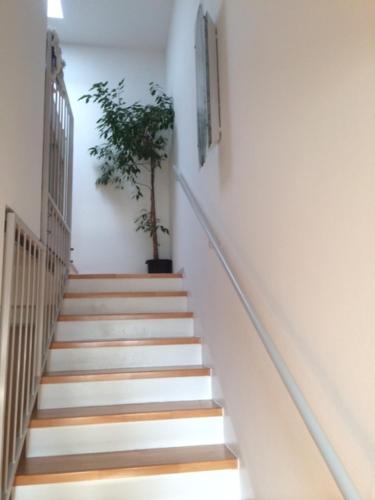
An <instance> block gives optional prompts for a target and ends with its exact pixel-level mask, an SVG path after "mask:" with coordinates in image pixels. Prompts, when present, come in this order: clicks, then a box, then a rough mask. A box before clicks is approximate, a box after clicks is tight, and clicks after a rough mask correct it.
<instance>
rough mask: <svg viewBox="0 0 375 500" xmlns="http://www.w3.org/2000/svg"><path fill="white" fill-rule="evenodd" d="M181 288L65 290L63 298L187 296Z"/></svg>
mask: <svg viewBox="0 0 375 500" xmlns="http://www.w3.org/2000/svg"><path fill="white" fill-rule="evenodd" d="M187 295H188V294H187V292H185V291H183V290H176V291H172V290H171V291H165V292H155V291H153V292H151V291H150V292H66V293H64V299H114V298H122V299H151V298H155V297H162V298H167V297H187Z"/></svg>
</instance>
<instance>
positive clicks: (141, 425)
mask: <svg viewBox="0 0 375 500" xmlns="http://www.w3.org/2000/svg"><path fill="white" fill-rule="evenodd" d="M223 442H224V428H223V410H222V408H220V407H219V406H218V405H216V404H214V403H213V402H212V401H207V402H205V401H190V402H189V401H187V402H186V401H184V402H181V403H175V402H168V403H154V404H150V403H149V404H141V405H118V406H109V407H91V408H76V409H74V408H59V409H56V410H39V411H38V412H37V413H36V414H35V415H34V417H33V419H32V421H31V423H30V428H29V430H28V434H27V441H26V456H27V457H40V456H55V455H71V454H77V453H81V454H82V453H103V452H114V451H126V450H142V449H146V448H147V449H151V448H169V447H172V446H198V445H209V444H222V443H223Z"/></svg>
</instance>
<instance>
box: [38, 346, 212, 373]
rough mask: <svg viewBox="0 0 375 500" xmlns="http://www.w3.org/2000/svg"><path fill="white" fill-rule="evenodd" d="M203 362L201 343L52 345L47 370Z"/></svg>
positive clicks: (98, 368) (194, 363)
mask: <svg viewBox="0 0 375 500" xmlns="http://www.w3.org/2000/svg"><path fill="white" fill-rule="evenodd" d="M201 363H202V348H201V345H199V344H196V345H194V344H192V345H166V346H138V347H98V348H96V347H90V348H87V349H86V348H83V349H82V348H78V349H51V350H50V351H49V355H48V363H47V371H49V372H50V371H64V370H66V371H69V370H91V369H92V370H95V369H96V370H100V369H106V368H108V369H110V368H134V367H142V366H175V365H178V366H186V365H199V364H201Z"/></svg>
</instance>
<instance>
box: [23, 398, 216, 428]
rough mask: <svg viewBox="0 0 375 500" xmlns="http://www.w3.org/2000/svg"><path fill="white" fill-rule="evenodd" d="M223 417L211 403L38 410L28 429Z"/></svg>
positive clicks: (195, 402) (143, 404) (173, 402)
mask: <svg viewBox="0 0 375 500" xmlns="http://www.w3.org/2000/svg"><path fill="white" fill-rule="evenodd" d="M222 415H223V408H222V407H221V406H220V405H218V404H217V403H215V402H214V401H211V400H201V401H170V402H163V403H138V404H123V405H111V406H85V407H78V408H57V409H53V410H37V411H36V412H35V413H34V414H33V416H32V419H31V421H30V427H31V428H40V427H59V426H67V425H89V424H103V423H112V422H137V421H144V420H167V419H177V418H194V417H216V416H222Z"/></svg>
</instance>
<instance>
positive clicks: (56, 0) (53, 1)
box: [48, 0, 64, 19]
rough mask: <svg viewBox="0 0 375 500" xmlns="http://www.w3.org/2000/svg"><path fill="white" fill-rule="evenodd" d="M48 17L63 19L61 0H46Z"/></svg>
mask: <svg viewBox="0 0 375 500" xmlns="http://www.w3.org/2000/svg"><path fill="white" fill-rule="evenodd" d="M48 17H54V18H57V19H63V18H64V13H63V10H62V5H61V0H48Z"/></svg>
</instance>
